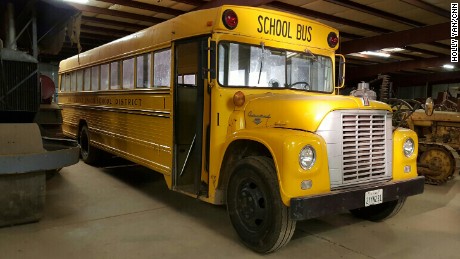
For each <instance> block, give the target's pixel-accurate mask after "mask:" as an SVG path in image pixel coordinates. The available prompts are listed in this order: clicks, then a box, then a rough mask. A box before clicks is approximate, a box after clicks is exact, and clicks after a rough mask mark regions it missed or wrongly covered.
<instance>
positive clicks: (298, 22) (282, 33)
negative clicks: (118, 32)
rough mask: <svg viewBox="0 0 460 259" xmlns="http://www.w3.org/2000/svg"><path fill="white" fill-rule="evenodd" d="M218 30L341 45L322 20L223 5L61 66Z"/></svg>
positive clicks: (76, 65)
mask: <svg viewBox="0 0 460 259" xmlns="http://www.w3.org/2000/svg"><path fill="white" fill-rule="evenodd" d="M229 9H231V10H233V11H234V12H235V13H236V14H237V16H238V25H237V26H236V28H234V29H228V28H227V27H226V26H225V24H224V22H223V18H222V17H223V13H224V12H225V11H226V10H229ZM215 32H217V33H227V34H235V35H242V36H248V37H252V38H259V39H261V40H268V41H279V42H285V43H291V44H297V45H305V46H309V47H314V48H323V49H330V50H335V49H337V47H338V44H337V46H335V47H334V48H331V47H329V46H328V43H327V38H328V35H329V34H330V33H335V34H336V35H337V36H338V31H337V30H336V29H333V28H331V27H329V26H327V25H324V24H321V23H319V22H316V21H313V20H310V19H307V18H304V17H300V16H297V15H293V14H289V13H285V12H280V11H275V10H270V9H262V8H256V7H247V6H232V5H224V6H221V7H216V8H211V9H205V10H199V11H193V12H189V13H186V14H183V15H180V16H177V17H175V18H173V19H170V20H167V21H165V22H162V23H160V24H157V25H154V26H152V27H149V28H146V29H144V30H141V31H139V32H136V33H133V34H131V35H128V36H125V37H123V38H120V39H117V40H115V41H112V42H109V43H107V44H104V45H102V46H99V47H96V48H94V49H91V50H88V51H86V52H82V53H80V54H79V55H75V56H73V57H70V58H67V59H65V60H63V61H61V62H60V64H59V70H60V72H65V71H71V70H74V69H76V68H80V67H86V66H91V65H93V64H97V63H100V62H109V61H111V60H115V59H119V58H121V57H125V56H131V55H135V54H138V53H142V52H144V51H149V50H152V49H158V48H163V47H164V48H167V47H169V46H170V45H171V41H174V40H178V39H183V38H189V37H194V36H198V35H206V34H211V33H215Z"/></svg>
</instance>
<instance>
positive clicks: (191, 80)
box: [184, 74, 196, 86]
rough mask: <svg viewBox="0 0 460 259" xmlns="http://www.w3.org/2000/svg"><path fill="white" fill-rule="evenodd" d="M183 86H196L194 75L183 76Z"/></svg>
mask: <svg viewBox="0 0 460 259" xmlns="http://www.w3.org/2000/svg"><path fill="white" fill-rule="evenodd" d="M184 85H187V86H196V75H195V74H187V75H184Z"/></svg>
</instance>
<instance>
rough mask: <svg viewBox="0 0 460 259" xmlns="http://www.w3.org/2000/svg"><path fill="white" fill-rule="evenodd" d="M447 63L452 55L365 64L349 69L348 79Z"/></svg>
mask: <svg viewBox="0 0 460 259" xmlns="http://www.w3.org/2000/svg"><path fill="white" fill-rule="evenodd" d="M446 63H450V57H436V58H424V59H418V60H409V61H400V62H392V63H384V64H378V65H373V66H365V67H360V68H353V69H348V70H347V79H349V80H358V79H361V78H367V77H372V76H377V75H378V74H385V73H391V72H398V71H402V70H413V69H416V68H427V67H439V66H442V65H444V64H446Z"/></svg>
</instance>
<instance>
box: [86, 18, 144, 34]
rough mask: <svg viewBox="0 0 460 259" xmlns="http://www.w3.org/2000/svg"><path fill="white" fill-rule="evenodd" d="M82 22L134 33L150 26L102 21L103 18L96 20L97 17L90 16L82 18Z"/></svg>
mask: <svg viewBox="0 0 460 259" xmlns="http://www.w3.org/2000/svg"><path fill="white" fill-rule="evenodd" d="M82 21H83V22H91V23H96V24H103V25H108V26H116V27H125V28H131V29H133V30H134V31H140V30H143V29H145V28H147V27H148V26H145V25H140V24H134V23H129V22H119V21H114V20H107V19H101V18H96V17H89V16H82Z"/></svg>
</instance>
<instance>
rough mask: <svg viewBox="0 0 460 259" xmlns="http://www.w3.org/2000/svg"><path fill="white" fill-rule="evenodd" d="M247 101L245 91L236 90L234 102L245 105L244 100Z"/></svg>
mask: <svg viewBox="0 0 460 259" xmlns="http://www.w3.org/2000/svg"><path fill="white" fill-rule="evenodd" d="M245 101H246V97H245V96H244V93H243V92H241V91H238V92H236V93H235V94H234V95H233V104H234V105H235V106H236V107H241V106H243V104H244V102H245Z"/></svg>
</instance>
